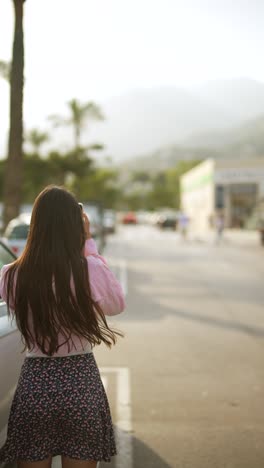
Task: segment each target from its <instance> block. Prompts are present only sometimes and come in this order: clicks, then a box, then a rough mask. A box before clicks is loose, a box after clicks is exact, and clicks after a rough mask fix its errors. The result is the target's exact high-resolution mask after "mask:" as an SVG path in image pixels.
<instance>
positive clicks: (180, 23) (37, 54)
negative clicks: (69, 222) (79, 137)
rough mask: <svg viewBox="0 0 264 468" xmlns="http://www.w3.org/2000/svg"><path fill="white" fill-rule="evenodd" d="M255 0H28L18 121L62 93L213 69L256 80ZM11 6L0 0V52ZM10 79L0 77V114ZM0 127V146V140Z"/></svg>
mask: <svg viewBox="0 0 264 468" xmlns="http://www.w3.org/2000/svg"><path fill="white" fill-rule="evenodd" d="M263 18H264V1H263V0H27V1H26V3H25V22H24V28H25V123H26V125H27V127H32V126H42V125H43V122H45V117H46V116H47V115H49V114H52V113H59V112H64V110H65V108H64V105H65V102H66V101H68V100H70V99H71V98H73V97H76V98H79V99H81V100H90V99H95V100H99V101H101V100H104V99H105V98H108V97H110V96H113V95H117V94H121V93H124V92H126V91H128V90H130V89H134V88H141V87H155V86H166V85H170V86H171V85H175V86H189V85H193V84H195V83H200V82H204V81H207V80H211V79H217V78H232V77H250V78H253V79H256V80H260V81H264V66H263V49H264V47H263V46H264V28H263ZM12 37H13V10H12V2H11V0H0V60H1V59H2V60H9V59H10V57H11V47H12ZM8 92H9V87H8V85H7V84H6V83H5V82H4V81H3V80H0V122H1V129H2V132H3V130H4V131H5V132H6V129H7V126H8V99H9V97H8ZM2 141H3V134H2V135H1V136H0V151H2V147H3V143H2Z"/></svg>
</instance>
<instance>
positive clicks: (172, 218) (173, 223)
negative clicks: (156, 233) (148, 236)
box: [156, 212, 178, 229]
mask: <svg viewBox="0 0 264 468" xmlns="http://www.w3.org/2000/svg"><path fill="white" fill-rule="evenodd" d="M156 223H157V225H158V227H160V228H161V229H166V228H169V229H177V225H178V215H177V213H174V212H164V213H160V215H159V216H158V218H157V221H156Z"/></svg>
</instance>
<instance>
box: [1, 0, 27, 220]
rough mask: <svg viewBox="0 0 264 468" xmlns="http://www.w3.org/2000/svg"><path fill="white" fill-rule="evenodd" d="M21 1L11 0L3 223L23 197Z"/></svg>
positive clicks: (8, 218)
mask: <svg viewBox="0 0 264 468" xmlns="http://www.w3.org/2000/svg"><path fill="white" fill-rule="evenodd" d="M23 3H24V0H13V4H14V10H15V31H14V42H13V57H12V67H11V82H10V129H9V141H8V157H7V161H6V171H5V184H4V214H3V221H4V226H6V225H7V223H8V222H9V221H10V219H12V218H14V217H16V216H17V215H18V213H19V208H20V204H21V201H22V166H23V149H22V145H23V85H24V37H23Z"/></svg>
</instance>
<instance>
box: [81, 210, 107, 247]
mask: <svg viewBox="0 0 264 468" xmlns="http://www.w3.org/2000/svg"><path fill="white" fill-rule="evenodd" d="M83 210H84V211H85V213H87V215H88V218H89V221H90V231H91V235H92V237H93V238H94V239H96V241H97V246H98V250H99V251H100V252H101V251H102V250H103V248H104V246H105V237H104V234H105V233H104V221H103V219H104V218H103V209H102V207H101V205H100V204H99V203H96V202H90V203H83Z"/></svg>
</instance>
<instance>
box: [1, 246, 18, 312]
mask: <svg viewBox="0 0 264 468" xmlns="http://www.w3.org/2000/svg"><path fill="white" fill-rule="evenodd" d="M16 258H17V257H16V255H15V254H14V253H13V252H12V251H11V250H9V248H8V247H7V246H6V245H5V244H4V243H3V242H2V241H0V270H1V268H2V267H3V266H4V265H7V264H8V263H12V262H13V261H14V260H15V259H16ZM4 315H7V307H6V303H5V302H4V301H2V299H1V297H0V317H3V316H4Z"/></svg>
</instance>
